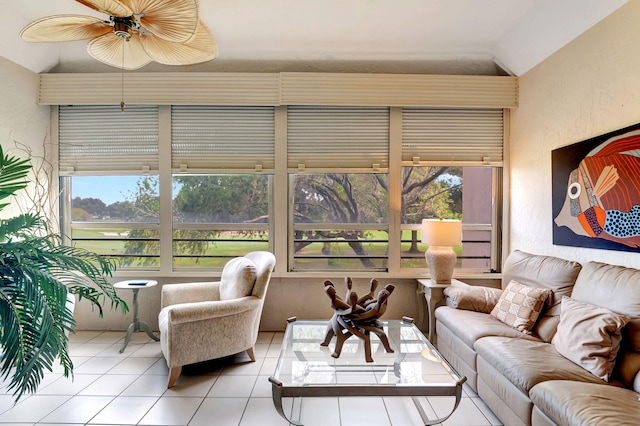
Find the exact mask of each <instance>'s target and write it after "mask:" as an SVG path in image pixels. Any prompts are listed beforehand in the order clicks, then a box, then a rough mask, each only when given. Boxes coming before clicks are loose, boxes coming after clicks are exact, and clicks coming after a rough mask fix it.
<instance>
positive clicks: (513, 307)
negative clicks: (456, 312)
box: [491, 280, 551, 334]
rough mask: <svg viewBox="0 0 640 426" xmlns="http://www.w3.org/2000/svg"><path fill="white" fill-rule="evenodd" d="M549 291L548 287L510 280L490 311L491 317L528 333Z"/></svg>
mask: <svg viewBox="0 0 640 426" xmlns="http://www.w3.org/2000/svg"><path fill="white" fill-rule="evenodd" d="M550 293H551V290H550V289H548V288H536V287H529V286H526V285H524V284H520V283H519V282H517V281H513V280H512V281H511V282H510V283H509V284H508V285H507V288H505V289H504V291H503V292H502V295H501V296H500V299H499V300H498V303H496V306H495V307H494V308H493V310H492V311H491V317H492V318H495V319H497V320H498V321H502V322H503V323H505V324H507V325H509V326H511V327H513V328H515V329H516V330H519V331H521V332H523V333H527V334H528V333H530V330H531V328H533V326H534V324H535V323H536V320H537V319H538V316H539V315H540V312H541V311H542V309H543V308H544V304H545V301H546V300H547V298H548V297H549V294H550Z"/></svg>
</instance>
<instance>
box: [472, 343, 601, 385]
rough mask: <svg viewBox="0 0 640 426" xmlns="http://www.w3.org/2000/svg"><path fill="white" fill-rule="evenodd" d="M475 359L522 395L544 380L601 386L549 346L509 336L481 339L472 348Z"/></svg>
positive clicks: (597, 379) (591, 376)
mask: <svg viewBox="0 0 640 426" xmlns="http://www.w3.org/2000/svg"><path fill="white" fill-rule="evenodd" d="M474 348H475V350H476V352H477V353H478V356H479V357H482V358H483V359H484V360H485V361H486V362H487V363H489V364H491V365H492V366H493V367H494V368H495V369H496V370H497V371H498V372H499V373H500V374H502V375H503V376H504V377H505V378H506V379H507V380H509V381H510V382H511V383H513V385H514V386H516V387H517V388H519V389H520V390H521V391H522V392H524V393H528V392H529V389H531V388H532V387H533V386H535V385H536V384H538V383H540V382H544V381H547V380H577V381H583V382H587V383H605V382H603V381H602V380H601V379H599V378H597V377H596V376H594V375H593V374H591V373H590V372H588V371H587V370H585V369H584V368H582V367H580V366H578V365H576V364H574V363H573V362H571V361H569V360H568V359H567V358H565V357H564V356H562V355H560V354H559V353H558V351H557V350H556V349H555V347H554V346H553V345H552V344H550V343H545V342H541V341H537V342H536V341H533V340H527V339H514V338H509V337H499V336H491V337H483V338H482V339H479V340H478V341H477V342H476V344H475V345H474Z"/></svg>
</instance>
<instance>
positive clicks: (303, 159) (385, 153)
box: [287, 106, 389, 169]
mask: <svg viewBox="0 0 640 426" xmlns="http://www.w3.org/2000/svg"><path fill="white" fill-rule="evenodd" d="M287 139H288V141H287V144H288V145H287V146H288V147H287V152H288V162H287V164H288V167H289V168H298V167H300V165H304V168H368V169H371V168H372V167H376V166H377V167H380V168H386V167H388V165H389V108H387V107H323V106H290V107H288V109H287Z"/></svg>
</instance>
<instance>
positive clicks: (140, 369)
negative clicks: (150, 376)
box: [109, 357, 158, 374]
mask: <svg viewBox="0 0 640 426" xmlns="http://www.w3.org/2000/svg"><path fill="white" fill-rule="evenodd" d="M157 361H158V359H157V358H143V357H129V358H126V359H123V360H122V361H121V362H119V363H118V364H116V365H115V366H114V367H113V368H112V369H111V370H109V374H143V373H144V372H145V371H147V370H148V369H149V368H150V367H151V366H152V365H153V364H155V363H156V362H157Z"/></svg>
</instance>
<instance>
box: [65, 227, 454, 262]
mask: <svg viewBox="0 0 640 426" xmlns="http://www.w3.org/2000/svg"><path fill="white" fill-rule="evenodd" d="M125 232H127V230H126V229H114V228H104V229H75V230H74V231H73V238H74V239H76V240H75V241H74V244H75V245H76V247H81V248H84V249H86V250H90V251H93V252H96V253H99V254H102V255H106V256H109V255H117V254H122V253H124V251H125V241H122V240H117V239H116V238H119V237H118V235H117V234H121V233H125ZM153 232H157V231H153ZM79 238H80V239H86V240H83V241H79V240H77V239H79ZM123 238H126V237H123ZM221 238H224V239H232V240H237V241H217V242H210V243H209V244H208V247H207V250H206V252H205V254H204V255H205V256H211V257H195V256H189V254H190V253H189V252H188V250H186V249H183V250H182V252H181V253H179V254H182V255H185V257H182V258H175V259H174V266H175V267H179V268H192V267H201V268H216V267H222V266H224V264H225V263H226V262H227V260H228V258H229V257H233V256H242V255H244V254H245V253H248V252H250V251H257V250H268V249H269V243H268V241H266V240H264V239H263V238H264V237H261V236H256V237H254V238H252V237H251V236H247V235H243V236H241V235H238V234H235V233H225V234H223V235H222V236H221ZM367 238H368V239H371V240H386V239H387V233H386V232H384V231H374V232H370V233H368V234H367ZM402 238H403V240H406V239H410V238H411V231H404V232H403V235H402ZM141 244H142V245H143V246H144V247H146V248H145V250H143V251H144V252H146V253H147V254H149V253H150V254H156V255H157V254H159V246H158V242H157V241H148V242H144V241H142V242H141ZM362 245H363V248H364V250H366V252H367V254H369V255H371V256H386V255H387V252H388V243H386V242H367V241H366V240H364V241H363V243H362ZM329 246H330V249H331V253H332V254H335V255H337V256H340V255H349V254H354V252H353V250H352V249H351V247H350V246H349V245H348V244H347V243H346V242H344V241H339V240H336V242H332V243H329ZM175 247H176V245H175V244H174V252H175V250H176V248H175ZM323 248H325V244H324V243H320V242H318V243H312V244H309V245H307V246H305V247H304V248H303V249H302V250H300V251H299V252H298V253H297V254H298V255H303V256H323V252H322V250H323ZM410 248H411V243H410V242H404V243H402V245H401V250H402V252H403V253H407V254H408V253H409V250H410ZM417 248H418V251H417V252H415V253H413V256H415V257H411V256H409V257H406V258H403V259H402V267H404V268H415V267H426V265H425V260H424V257H423V253H424V251H425V250H426V249H427V246H426V245H424V244H422V243H420V242H419V241H418V244H417ZM456 249H457V250H456V251H458V252H459V251H461V248H459V247H458V248H456ZM458 254H459V253H458ZM154 259H155V260H154ZM372 261H373V263H374V264H375V265H376V268H385V267H386V264H387V261H386V259H372ZM147 262H151V264H148V265H147V266H157V258H151V259H147ZM154 262H155V263H154ZM130 266H140V261H139V259H138V260H135V259H134V260H133V262H132V264H131V265H130ZM296 268H299V269H317V268H330V269H341V268H342V269H350V268H357V269H359V268H362V264H361V262H360V261H359V260H358V259H327V258H324V259H323V258H318V259H297V260H296Z"/></svg>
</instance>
